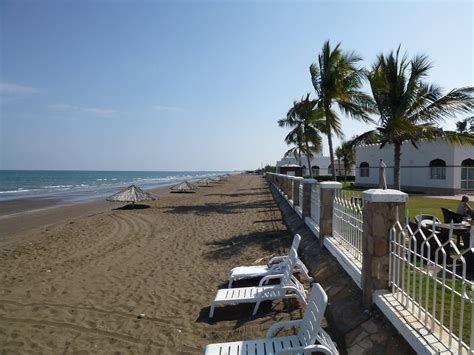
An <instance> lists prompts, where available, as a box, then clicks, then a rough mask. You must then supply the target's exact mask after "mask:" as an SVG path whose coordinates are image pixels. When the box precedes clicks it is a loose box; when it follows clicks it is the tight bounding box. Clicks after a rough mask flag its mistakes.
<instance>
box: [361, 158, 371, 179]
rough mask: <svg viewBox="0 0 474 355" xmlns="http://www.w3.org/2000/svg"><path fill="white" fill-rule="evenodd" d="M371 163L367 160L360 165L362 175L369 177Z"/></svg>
mask: <svg viewBox="0 0 474 355" xmlns="http://www.w3.org/2000/svg"><path fill="white" fill-rule="evenodd" d="M369 168H370V167H369V163H367V162H366V161H364V162H362V163H360V165H359V171H360V177H369V175H370V174H369V171H370V170H369Z"/></svg>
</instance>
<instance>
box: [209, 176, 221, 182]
mask: <svg viewBox="0 0 474 355" xmlns="http://www.w3.org/2000/svg"><path fill="white" fill-rule="evenodd" d="M209 179H210V180H211V181H212V182H218V181H221V178H220V177H219V176H212V177H210V178H209Z"/></svg>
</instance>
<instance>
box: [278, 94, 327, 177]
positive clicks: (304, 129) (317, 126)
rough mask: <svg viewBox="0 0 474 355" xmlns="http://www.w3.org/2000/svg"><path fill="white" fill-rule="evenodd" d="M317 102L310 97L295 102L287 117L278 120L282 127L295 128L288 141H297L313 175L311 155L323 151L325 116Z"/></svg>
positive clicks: (289, 134)
mask: <svg viewBox="0 0 474 355" xmlns="http://www.w3.org/2000/svg"><path fill="white" fill-rule="evenodd" d="M316 105H317V102H316V101H315V100H311V99H310V98H309V94H307V95H306V98H302V99H301V101H299V102H297V101H295V102H293V107H292V108H291V109H290V110H289V111H288V113H287V114H286V117H285V118H282V119H280V120H278V125H279V126H280V127H290V128H293V129H292V130H291V131H290V133H288V135H287V136H286V137H285V142H287V143H295V142H298V143H297V147H298V149H299V151H300V152H302V153H304V154H305V155H306V158H307V160H308V168H309V173H310V176H311V177H313V171H312V169H311V157H312V156H313V153H317V152H319V151H321V145H322V139H321V135H320V134H319V133H320V132H322V131H324V118H323V114H322V111H321V110H318V109H317V107H316Z"/></svg>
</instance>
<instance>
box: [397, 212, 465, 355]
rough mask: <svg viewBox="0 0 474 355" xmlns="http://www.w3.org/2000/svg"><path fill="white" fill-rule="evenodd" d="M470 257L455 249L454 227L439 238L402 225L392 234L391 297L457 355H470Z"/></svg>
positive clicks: (414, 227)
mask: <svg viewBox="0 0 474 355" xmlns="http://www.w3.org/2000/svg"><path fill="white" fill-rule="evenodd" d="M465 247H466V246H465ZM472 257H473V255H472V252H471V250H470V249H469V248H465V249H464V250H462V251H460V250H459V249H458V248H457V246H456V243H455V242H454V241H453V227H452V226H451V228H450V229H449V231H448V230H446V231H444V232H443V231H441V232H440V231H435V230H434V229H431V230H430V229H426V228H424V227H422V226H421V225H417V224H414V223H409V222H408V221H406V222H405V223H403V224H402V223H400V222H396V223H395V225H394V226H393V228H392V229H391V231H390V259H389V260H390V263H389V283H390V286H391V289H392V294H393V295H394V297H395V298H396V299H397V300H398V301H399V302H400V304H401V305H403V307H404V308H405V309H406V310H408V311H409V312H410V313H411V314H412V315H413V316H414V317H416V318H417V319H418V320H419V321H420V322H422V323H423V325H424V327H425V328H426V329H429V330H430V331H431V333H433V334H434V335H435V336H436V338H438V339H440V340H442V341H443V342H444V343H445V344H448V346H449V348H452V349H453V348H454V349H457V353H458V354H472V352H473V351H474V317H473V315H474V283H473V282H472V281H470V280H468V279H467V277H466V274H467V270H466V266H467V264H466V258H472Z"/></svg>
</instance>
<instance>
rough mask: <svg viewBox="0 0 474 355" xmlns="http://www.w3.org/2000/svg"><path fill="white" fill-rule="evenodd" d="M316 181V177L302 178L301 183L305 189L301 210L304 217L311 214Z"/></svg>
mask: <svg viewBox="0 0 474 355" xmlns="http://www.w3.org/2000/svg"><path fill="white" fill-rule="evenodd" d="M315 183H316V180H315V179H303V180H300V184H301V186H302V187H300V188H302V189H303V201H299V202H300V206H301V212H302V214H303V219H305V217H309V216H310V215H311V188H312V187H313V184H315Z"/></svg>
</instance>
